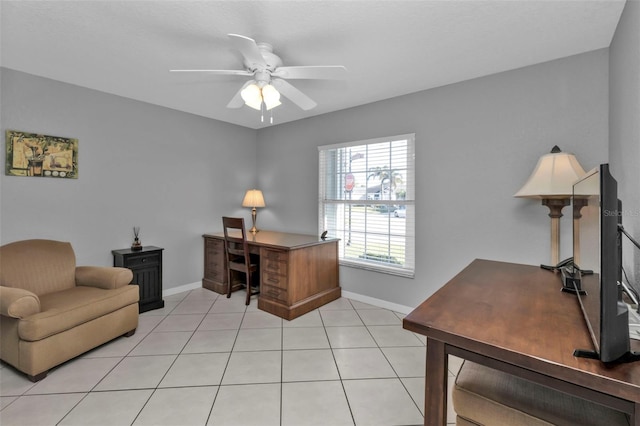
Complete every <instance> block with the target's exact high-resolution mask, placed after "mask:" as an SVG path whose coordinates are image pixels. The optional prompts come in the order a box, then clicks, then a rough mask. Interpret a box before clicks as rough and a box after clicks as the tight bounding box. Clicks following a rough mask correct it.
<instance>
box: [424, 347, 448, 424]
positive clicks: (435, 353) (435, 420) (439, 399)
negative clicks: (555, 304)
mask: <svg viewBox="0 0 640 426" xmlns="http://www.w3.org/2000/svg"><path fill="white" fill-rule="evenodd" d="M447 361H448V358H447V354H446V353H445V350H444V343H443V342H440V341H439V340H434V339H430V338H428V337H427V368H426V377H425V390H424V424H425V426H443V425H446V424H447Z"/></svg>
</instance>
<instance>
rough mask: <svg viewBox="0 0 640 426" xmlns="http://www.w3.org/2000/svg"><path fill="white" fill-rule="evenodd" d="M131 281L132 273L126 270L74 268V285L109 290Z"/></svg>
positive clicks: (100, 267) (88, 267)
mask: <svg viewBox="0 0 640 426" xmlns="http://www.w3.org/2000/svg"><path fill="white" fill-rule="evenodd" d="M131 280H133V272H131V270H130V269H127V268H118V267H111V266H78V267H76V285H83V286H87V287H97V288H103V289H105V290H110V289H114V288H120V287H124V286H126V285H129V283H130V282H131Z"/></svg>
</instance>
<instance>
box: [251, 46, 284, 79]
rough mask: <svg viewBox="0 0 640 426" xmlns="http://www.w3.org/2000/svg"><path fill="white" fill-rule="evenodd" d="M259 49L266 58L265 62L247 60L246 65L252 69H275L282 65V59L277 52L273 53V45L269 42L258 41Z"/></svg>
mask: <svg viewBox="0 0 640 426" xmlns="http://www.w3.org/2000/svg"><path fill="white" fill-rule="evenodd" d="M257 45H258V50H259V51H260V54H261V55H262V57H263V58H264V61H265V62H266V66H265V64H256V63H247V62H245V64H244V65H245V66H246V67H247V68H248V69H250V70H252V71H257V72H259V71H265V70H268V71H273V70H275V69H276V68H278V67H280V66H282V59H280V57H279V56H278V55H276V54H275V53H273V46H272V45H270V44H269V43H257Z"/></svg>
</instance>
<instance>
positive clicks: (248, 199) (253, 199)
mask: <svg viewBox="0 0 640 426" xmlns="http://www.w3.org/2000/svg"><path fill="white" fill-rule="evenodd" d="M264 206H265V204H264V197H263V196H262V191H260V190H259V189H250V190H248V191H247V193H246V194H244V200H242V207H252V208H253V207H264Z"/></svg>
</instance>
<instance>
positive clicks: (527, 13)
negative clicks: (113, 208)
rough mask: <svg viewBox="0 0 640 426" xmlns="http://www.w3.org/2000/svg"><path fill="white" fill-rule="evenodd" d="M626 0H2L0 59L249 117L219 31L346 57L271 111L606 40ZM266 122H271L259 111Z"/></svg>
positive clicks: (457, 75)
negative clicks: (339, 69)
mask: <svg viewBox="0 0 640 426" xmlns="http://www.w3.org/2000/svg"><path fill="white" fill-rule="evenodd" d="M623 7H624V0H602V1H600V0H568V1H560V0H542V1H534V0H502V1H490V0H469V1H461V0H439V1H427V0H423V1H420V0H413V1H390V0H386V1H371V0H367V1H365V0H358V1H356V0H342V1H317V0H316V1H313V0H307V1H265V0H263V1H238V0H236V1H88V0H83V1H80V0H77V1H5V0H2V2H1V3H0V14H1V39H0V47H1V49H0V50H1V55H0V65H2V66H4V67H7V68H11V69H14V70H19V71H24V72H27V73H30V74H35V75H38V76H43V77H48V78H52V79H55V80H59V81H63V82H67V83H71V84H75V85H78V86H83V87H88V88H91V89H96V90H100V91H103V92H107V93H112V94H116V95H120V96H124V97H127V98H131V99H136V100H140V101H144V102H149V103H152V104H156V105H161V106H165V107H168V108H173V109H176V110H180V111H185V112H189V113H193V114H197V115H201V116H205V117H210V118H215V119H218V120H223V121H226V122H230V123H235V124H238V125H241V126H246V127H250V128H261V127H265V126H268V124H267V123H261V122H260V113H259V112H258V111H255V110H253V109H251V108H249V107H247V106H243V107H242V108H241V109H227V108H226V105H227V103H228V102H229V100H230V99H231V98H232V97H233V95H234V94H235V93H236V91H237V90H238V89H239V88H240V86H241V85H242V84H243V83H244V82H245V81H246V79H247V78H246V77H235V76H212V75H206V74H205V75H202V74H197V75H196V74H188V75H187V74H176V73H169V71H168V70H169V69H175V68H206V69H241V68H242V59H241V56H240V54H239V53H238V52H237V51H235V50H233V49H232V48H231V47H230V43H229V42H228V40H227V36H226V34H228V33H236V34H242V35H245V36H248V37H251V38H253V39H255V40H256V41H257V42H268V43H271V44H272V45H273V46H274V53H276V54H278V55H279V56H280V57H281V58H282V60H283V62H284V65H344V66H345V67H346V68H347V70H348V77H347V79H346V80H342V81H320V80H311V81H309V80H291V81H290V82H291V83H293V84H294V85H295V86H296V87H297V88H299V89H301V90H302V91H303V92H304V93H306V94H307V95H308V96H309V97H311V98H312V99H314V100H315V101H316V102H317V103H318V106H317V107H316V108H315V109H313V110H311V111H306V112H305V111H303V110H301V109H299V108H298V107H296V106H295V105H292V104H291V102H288V101H287V100H285V101H284V102H283V105H282V106H280V107H277V108H275V109H274V110H273V112H274V123H275V124H277V123H284V122H289V121H293V120H299V119H302V118H305V117H310V116H313V115H318V114H323V113H327V112H331V111H336V110H340V109H344V108H349V107H354V106H357V105H362V104H366V103H370V102H375V101H379V100H382V99H387V98H391V97H395V96H399V95H404V94H407V93H411V92H416V91H420V90H425V89H429V88H433V87H438V86H442V85H446V84H451V83H455V82H458V81H463V80H467V79H471V78H475V77H479V76H483V75H488V74H493V73H496V72H501V71H506V70H510V69H515V68H520V67H523V66H527V65H531V64H535V63H539V62H545V61H549V60H553V59H556V58H560V57H564V56H570V55H574V54H578V53H582V52H586V51H590V50H594V49H599V48H603V47H607V46H609V44H610V42H611V39H612V36H613V33H614V31H615V28H616V25H617V23H618V20H619V18H620V14H621V13H622V9H623ZM266 121H267V122H268V120H266Z"/></svg>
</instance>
